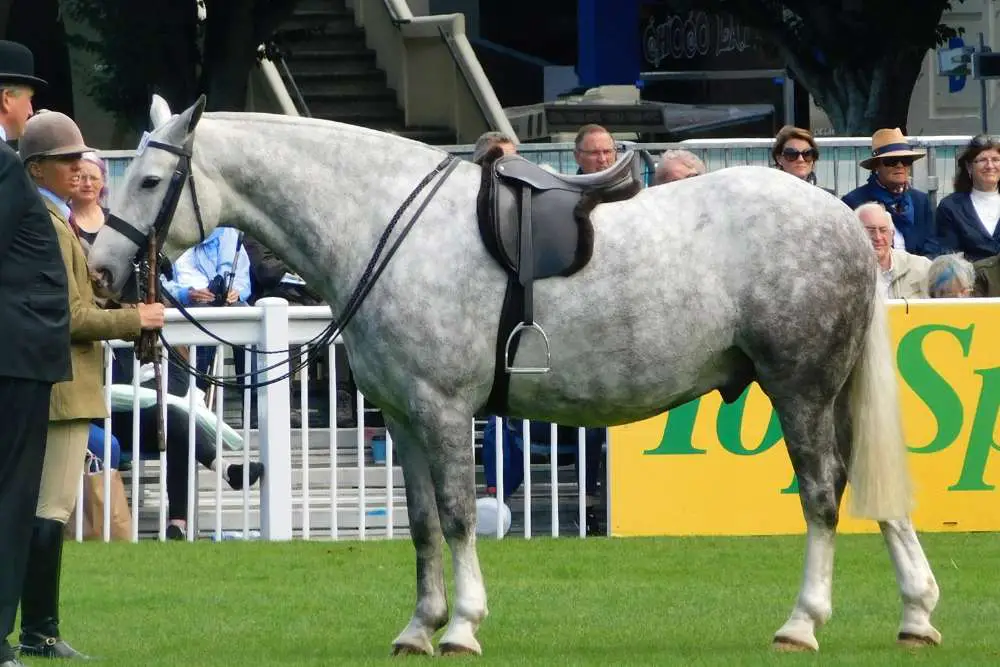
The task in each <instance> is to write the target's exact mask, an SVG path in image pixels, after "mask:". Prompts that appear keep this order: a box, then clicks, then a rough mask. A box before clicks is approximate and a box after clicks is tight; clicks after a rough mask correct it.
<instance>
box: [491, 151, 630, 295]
mask: <svg viewBox="0 0 1000 667" xmlns="http://www.w3.org/2000/svg"><path fill="white" fill-rule="evenodd" d="M638 167H639V162H638V154H637V153H635V152H634V151H629V152H628V153H626V154H625V155H624V156H622V158H621V159H620V160H618V161H617V162H616V163H615V164H614V165H612V166H611V167H609V168H608V169H605V170H604V171H600V172H598V173H596V174H584V175H573V176H564V175H562V174H557V173H554V172H551V171H549V170H547V169H545V168H543V167H540V166H538V165H537V164H535V163H533V162H531V161H530V160H526V159H524V158H523V157H520V156H518V155H505V156H503V157H500V158H499V159H497V160H496V161H495V162H493V163H492V168H490V167H489V166H487V165H484V167H483V169H484V171H486V170H488V173H484V175H483V180H484V183H483V188H482V189H483V190H485V191H486V193H487V196H488V201H487V202H485V203H486V206H480V220H479V226H480V232H481V233H482V236H483V241H484V243H485V244H486V247H487V249H489V250H490V253H491V254H492V255H493V257H494V258H495V259H496V260H497V261H498V262H499V263H500V264H501V266H503V267H504V268H505V269H507V270H508V271H510V272H512V273H514V274H518V275H521V274H523V273H525V272H524V271H523V269H525V268H528V269H529V271H528V272H527V273H528V274H530V278H528V277H527V275H526V276H525V277H526V279H528V280H541V279H544V278H550V277H552V276H569V275H572V274H574V273H576V272H577V271H579V270H580V269H582V268H583V267H584V266H586V265H587V263H588V262H589V261H590V257H591V256H592V254H593V250H594V228H593V224H592V223H591V221H590V212H591V211H592V210H593V209H594V207H596V206H597V205H598V204H600V203H602V202H608V201H619V200H622V199H628V198H629V197H632V196H633V195H635V194H636V193H637V192H638V191H639V190H640V189H641V187H642V186H641V183H640V181H639V173H640V170H639V168H638ZM487 177H488V179H489V181H490V182H489V183H486V182H485V181H487ZM481 203H482V202H481ZM483 209H485V210H483ZM484 214H485V215H484ZM484 218H485V219H484ZM522 234H523V235H527V236H529V238H530V243H528V244H527V247H522V246H523V242H524V241H525V240H528V239H526V238H524V236H523V235H522ZM522 257H525V258H526V259H528V260H529V261H528V263H529V264H530V267H525V266H523V263H522ZM524 284H525V283H524V282H522V285H524Z"/></svg>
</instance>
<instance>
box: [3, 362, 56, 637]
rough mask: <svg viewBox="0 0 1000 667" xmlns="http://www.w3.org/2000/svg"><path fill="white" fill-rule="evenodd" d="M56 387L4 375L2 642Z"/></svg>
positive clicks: (18, 582) (23, 561) (13, 607)
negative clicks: (51, 399) (51, 402)
mask: <svg viewBox="0 0 1000 667" xmlns="http://www.w3.org/2000/svg"><path fill="white" fill-rule="evenodd" d="M51 393H52V384H51V383H49V382H39V381H37V380H24V379H21V378H10V377H0V405H2V406H4V417H3V428H0V642H2V641H3V640H4V639H6V637H7V635H9V634H10V633H11V632H13V631H14V617H15V616H16V615H17V605H18V601H19V600H20V599H21V587H22V584H23V583H24V572H25V568H26V567H27V560H28V545H29V544H30V543H31V531H32V528H33V526H34V522H35V508H36V505H37V504H38V487H39V485H40V484H41V482H42V462H43V461H44V460H45V436H46V433H47V432H48V426H49V396H50V394H51Z"/></svg>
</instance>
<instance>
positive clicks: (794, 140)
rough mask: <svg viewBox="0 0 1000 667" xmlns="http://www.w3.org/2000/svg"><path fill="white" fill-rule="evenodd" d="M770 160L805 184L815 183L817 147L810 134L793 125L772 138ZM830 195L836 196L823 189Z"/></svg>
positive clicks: (784, 128)
mask: <svg viewBox="0 0 1000 667" xmlns="http://www.w3.org/2000/svg"><path fill="white" fill-rule="evenodd" d="M771 159H772V160H774V166H775V167H777V168H778V169H780V170H781V171H783V172H785V173H786V174H791V175H792V176H795V177H796V178H801V179H802V180H804V181H806V182H807V183H811V184H812V185H817V183H816V162H817V161H818V160H819V146H817V145H816V139H815V138H814V137H813V135H812V132H810V131H809V130H804V129H802V128H801V127H795V126H794V125H785V126H784V127H783V128H781V129H780V130H778V134H776V135H775V136H774V146H773V147H772V148H771ZM823 189H824V190H826V191H827V192H829V193H830V194H831V195H832V194H836V193H834V191H833V190H830V189H829V188H823Z"/></svg>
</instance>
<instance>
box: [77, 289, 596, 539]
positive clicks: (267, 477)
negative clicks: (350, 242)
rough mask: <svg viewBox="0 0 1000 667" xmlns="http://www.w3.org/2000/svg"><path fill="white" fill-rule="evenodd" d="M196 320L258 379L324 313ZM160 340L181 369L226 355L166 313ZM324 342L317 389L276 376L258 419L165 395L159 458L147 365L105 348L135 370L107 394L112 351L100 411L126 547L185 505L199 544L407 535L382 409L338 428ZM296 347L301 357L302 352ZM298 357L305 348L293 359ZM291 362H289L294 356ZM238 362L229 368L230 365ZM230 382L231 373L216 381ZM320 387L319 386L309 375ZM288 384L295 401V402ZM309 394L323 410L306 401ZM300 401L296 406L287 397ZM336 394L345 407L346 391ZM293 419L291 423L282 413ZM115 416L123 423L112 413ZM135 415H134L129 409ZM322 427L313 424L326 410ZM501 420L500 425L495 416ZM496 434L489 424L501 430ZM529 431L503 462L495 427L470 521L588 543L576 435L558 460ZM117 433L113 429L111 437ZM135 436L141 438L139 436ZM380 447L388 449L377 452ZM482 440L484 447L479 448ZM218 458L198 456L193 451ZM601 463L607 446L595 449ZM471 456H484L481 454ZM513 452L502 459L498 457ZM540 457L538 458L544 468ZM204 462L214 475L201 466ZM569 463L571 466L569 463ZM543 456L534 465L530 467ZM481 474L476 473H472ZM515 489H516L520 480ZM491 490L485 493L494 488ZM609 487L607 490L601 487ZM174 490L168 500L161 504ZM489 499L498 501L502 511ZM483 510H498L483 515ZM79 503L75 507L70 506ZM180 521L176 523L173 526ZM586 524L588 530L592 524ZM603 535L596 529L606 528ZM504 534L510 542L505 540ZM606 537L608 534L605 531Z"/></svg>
mask: <svg viewBox="0 0 1000 667" xmlns="http://www.w3.org/2000/svg"><path fill="white" fill-rule="evenodd" d="M194 312H195V314H196V316H197V318H198V321H199V322H200V323H202V324H203V325H204V326H205V327H206V328H207V329H209V330H210V331H212V333H214V334H215V335H217V336H219V337H221V338H223V339H225V340H227V341H229V342H231V343H233V344H235V345H238V346H245V348H244V351H242V352H236V353H237V354H243V355H244V365H245V370H246V372H250V371H251V370H252V369H254V368H257V369H259V370H260V372H261V373H262V375H261V379H262V380H273V379H276V378H278V377H280V376H281V375H284V374H285V373H286V372H287V370H288V365H287V360H288V354H287V352H282V351H287V350H289V348H295V347H297V346H302V345H305V344H307V343H309V342H310V341H312V340H313V339H314V338H315V336H316V335H317V334H318V333H319V332H320V331H322V330H323V329H324V328H325V327H326V326H327V324H328V323H329V321H330V311H329V309H328V308H326V307H302V306H296V307H289V306H288V305H287V303H286V302H285V301H284V300H283V299H261V300H260V301H258V305H256V306H253V307H242V308H200V309H196V310H195V311H194ZM165 336H166V338H167V340H168V341H169V342H170V344H171V346H173V347H175V348H177V349H181V350H187V353H188V358H189V359H190V363H191V364H192V365H193V364H194V363H195V359H196V357H197V354H196V347H209V348H216V359H221V358H222V356H223V355H224V354H225V353H226V352H227V351H226V350H225V349H224V347H223V346H219V347H217V341H215V340H214V339H212V338H211V337H210V336H208V335H207V334H206V333H204V332H203V331H201V330H199V329H198V328H197V327H195V326H194V325H192V324H191V323H190V322H188V321H187V320H186V319H184V317H183V316H182V315H181V314H180V313H179V312H178V311H176V310H173V309H169V310H168V311H167V325H166V328H165ZM338 345H340V342H339V341H337V342H335V343H334V344H333V345H331V346H330V349H329V350H328V357H327V361H326V363H325V364H323V363H321V364H320V365H319V366H318V370H319V372H320V373H322V374H323V375H325V378H322V379H324V380H325V382H321V383H320V384H319V388H318V390H316V384H317V383H315V382H313V381H312V380H313V379H314V378H311V377H310V373H311V371H310V368H309V367H308V366H307V367H304V368H303V369H302V370H301V371H300V372H299V373H298V374H297V377H293V378H284V379H281V380H280V381H277V382H274V383H273V384H270V385H268V386H266V387H262V388H260V390H259V392H258V396H257V406H256V410H255V409H254V405H253V402H252V400H251V392H250V391H249V390H244V391H242V392H239V393H242V396H239V395H238V393H236V392H234V391H233V390H229V389H223V388H221V387H220V388H216V389H214V390H210V391H209V392H208V398H207V399H206V398H205V397H204V395H203V394H202V393H201V392H200V391H198V389H197V388H196V384H195V378H194V377H193V376H191V377H188V378H187V389H188V390H187V395H186V396H183V397H180V396H169V397H168V400H167V402H166V403H165V404H164V406H163V415H164V424H165V427H166V434H165V435H166V440H167V447H166V451H163V452H160V451H158V448H157V447H156V445H155V443H153V442H150V431H151V430H150V429H149V427H148V418H147V424H146V426H145V427H143V425H142V419H141V414H142V411H143V410H145V411H146V412H149V411H150V410H153V409H154V408H152V407H150V406H151V405H152V404H153V401H154V398H155V394H154V392H153V391H152V389H150V387H151V386H152V383H151V382H149V377H150V376H151V372H150V371H151V369H142V368H140V366H139V364H138V361H136V360H135V357H134V355H133V354H132V350H131V344H129V343H125V342H123V341H114V342H113V343H111V344H110V345H109V347H111V348H113V349H114V350H115V351H116V354H117V355H120V358H121V357H124V358H126V359H129V360H130V363H131V364H132V370H133V373H132V378H133V379H132V384H131V387H129V386H127V385H121V384H113V382H112V379H113V378H112V368H111V363H110V360H111V355H110V354H109V355H107V356H108V364H107V370H106V389H105V398H106V403H107V405H108V407H109V409H113V410H114V411H115V414H116V415H118V416H117V419H118V420H119V421H116V424H117V428H119V429H121V428H122V425H121V424H122V421H121V420H122V417H123V416H124V417H125V419H126V420H128V417H129V416H130V417H131V419H130V420H128V421H129V422H130V429H131V430H130V432H129V433H130V435H131V437H130V438H129V439H130V440H131V448H130V451H122V452H121V455H122V457H123V458H126V459H131V464H132V467H131V470H130V471H127V472H125V473H122V479H123V481H124V484H125V487H126V496H127V498H128V499H129V503H130V510H129V511H130V512H131V519H132V521H131V524H132V527H131V536H130V537H131V540H132V541H133V542H137V541H138V540H139V539H141V538H149V537H152V538H156V539H160V540H164V539H166V536H167V526H168V524H169V523H170V518H171V517H170V516H169V511H168V510H169V507H170V506H171V505H173V504H177V503H178V502H179V501H181V500H182V499H180V498H178V497H177V495H178V494H179V493H183V494H184V497H185V498H186V505H187V510H186V513H185V514H184V516H183V519H184V521H185V522H186V539H187V540H188V541H192V540H194V539H197V538H199V537H203V538H211V539H214V540H224V539H256V538H260V539H264V540H272V541H279V540H290V539H296V538H300V539H334V540H336V539H361V540H364V539H369V538H387V539H392V538H395V537H406V536H408V526H407V514H406V495H405V490H404V487H403V476H402V470H401V469H400V468H399V467H398V466H397V465H396V464H395V462H394V451H393V445H392V441H391V437H390V436H389V434H387V433H385V432H384V429H383V428H382V427H380V426H372V425H371V423H372V420H377V419H378V418H379V417H380V415H379V414H378V411H377V410H375V409H373V408H371V407H366V404H365V400H364V397H363V396H362V395H361V394H360V392H355V394H354V397H353V398H354V404H355V406H354V409H353V419H350V421H353V422H354V423H353V424H350V425H346V426H340V425H339V422H340V421H341V418H342V417H344V416H345V415H346V414H348V411H347V409H346V408H347V407H348V406H347V405H345V403H346V401H345V396H344V392H343V390H342V384H341V382H339V378H338V377H337V370H338V369H337V363H336V354H337V351H336V349H335V348H336V346H338ZM300 349H301V348H300ZM253 350H258V351H275V352H276V353H274V354H264V353H261V354H256V353H255V352H254V351H253ZM304 352H305V350H304V349H301V353H304ZM298 353H299V352H298V351H296V352H293V356H294V355H295V354H298ZM232 361H234V360H233V359H230V360H229V362H230V363H231V362H232ZM168 372H173V373H176V371H170V370H169V364H168V362H167V361H166V360H164V361H163V366H162V376H163V378H164V386H165V387H166V385H167V382H166V378H167V377H168ZM220 374H221V375H224V376H232V374H233V371H232V370H231V369H228V370H224V371H222V372H221V373H220ZM315 379H317V380H319V379H320V378H315ZM293 388H294V389H296V390H297V391H294V392H293ZM311 393H315V394H319V396H318V397H317V398H318V399H319V401H320V402H321V403H322V404H321V405H316V402H315V401H313V400H312V398H313V397H312V396H311V395H310V394H311ZM293 394H295V395H296V397H297V398H296V402H295V404H294V407H293V403H292V395H293ZM346 398H348V399H349V398H350V396H349V395H348V396H347V397H346ZM293 409H297V413H298V414H297V419H296V423H293V420H292V412H293ZM168 410H171V411H175V413H177V414H181V415H183V417H184V418H183V419H173V420H171V419H168V418H167V411H168ZM121 412H124V413H126V414H125V415H121V414H118V413H121ZM129 412H131V415H128V413H129ZM314 413H317V414H318V415H319V419H318V420H317V421H318V422H319V423H318V424H316V425H312V424H311V422H312V421H313V420H312V419H311V415H313V414H314ZM324 413H325V415H327V421H326V422H325V423H324V422H323V414H324ZM497 421H499V420H497ZM178 424H183V428H184V435H183V436H182V437H179V436H178V434H177V433H176V432H173V431H172V430H171V426H173V427H175V430H176V427H178ZM103 426H104V441H103V446H102V449H103V451H102V452H100V454H99V457H100V459H102V460H103V461H107V462H110V461H111V460H112V431H113V428H112V420H111V419H110V418H109V419H106V420H104V422H103ZM483 426H484V422H483V421H482V420H477V421H474V423H473V430H472V432H473V439H472V442H471V443H470V446H472V447H474V448H476V449H477V450H479V449H480V448H481V447H482V444H481V441H482V435H481V432H482V430H483ZM498 426H499V425H498ZM529 428H530V427H529V423H528V422H525V423H524V425H523V432H522V437H523V442H524V443H531V446H527V445H521V446H520V449H521V451H522V452H523V454H522V455H520V456H515V454H513V452H516V448H511V449H510V452H512V453H511V454H509V455H508V454H506V453H505V448H504V446H503V444H504V443H503V439H504V438H505V437H509V434H508V433H505V430H506V429H504V428H499V427H498V428H496V435H497V441H496V444H495V446H494V447H492V448H490V447H487V449H493V452H494V453H493V457H494V459H493V460H492V461H489V462H487V461H483V463H493V464H494V465H495V470H496V479H495V486H496V489H497V491H496V494H495V499H494V500H487V501H480V503H479V507H480V512H481V513H483V512H486V513H490V512H491V510H493V512H492V514H494V516H500V517H503V516H504V515H505V514H508V513H510V515H511V516H512V517H513V521H512V522H511V523H510V524H505V522H504V521H495V522H492V521H487V522H484V525H485V524H487V523H495V525H496V530H495V533H496V534H497V536H498V537H502V536H503V535H504V534H508V535H521V536H524V537H527V538H530V537H532V535H542V534H551V535H553V536H559V535H566V534H578V535H580V536H584V535H585V534H587V533H588V530H587V527H588V521H590V520H589V519H588V513H592V512H596V511H600V512H601V513H602V514H603V513H604V511H603V510H599V509H598V505H599V501H598V500H597V499H595V498H594V497H593V495H591V497H588V496H587V494H586V493H585V479H586V475H587V465H588V461H591V462H592V461H593V460H595V458H594V456H593V455H592V456H590V457H588V456H587V451H586V447H587V446H591V447H593V446H595V445H594V443H591V444H590V445H588V444H587V443H586V442H585V433H586V432H585V431H584V429H578V433H579V437H578V442H577V447H576V451H575V453H574V452H571V451H567V444H566V443H558V442H557V433H556V427H555V426H554V425H553V426H551V432H550V442H549V443H539V442H538V439H537V437H536V438H535V441H534V442H532V439H531V438H530V433H529ZM119 432H120V431H119ZM144 438H145V439H144ZM383 443H384V445H383ZM488 444H490V443H488ZM206 446H207V448H208V449H214V453H210V455H208V456H207V458H208V461H207V462H206V461H204V460H202V461H200V462H199V456H198V454H199V451H202V453H203V456H202V457H201V458H202V459H205V458H206V455H204V452H203V450H205V449H206ZM599 446H600V449H601V454H600V457H602V458H603V456H604V454H603V451H604V442H601V443H599ZM481 456H486V455H485V454H481ZM508 456H510V457H511V460H510V461H506V460H505V459H506V458H507V457H508ZM546 457H547V461H545V460H544V459H546ZM258 458H259V460H260V462H261V463H263V465H264V467H265V473H264V475H263V477H262V479H261V480H260V483H259V484H258V485H257V486H256V487H255V488H252V489H251V488H248V484H247V483H246V482H247V481H248V480H247V477H248V475H249V464H250V462H251V461H253V460H257V459H258ZM213 459H214V461H215V463H216V465H215V466H214V469H211V470H210V469H209V468H208V467H207V465H206V463H211V462H212V460H213ZM566 459H571V460H570V461H569V463H568V464H567V461H566ZM540 460H541V462H540ZM573 460H575V461H578V462H579V464H578V465H576V475H575V476H570V471H571V469H572V464H573V462H574V461H573ZM234 463H235V464H242V466H243V468H242V475H243V483H242V485H241V486H242V488H241V489H240V490H234V489H231V488H229V486H230V484H229V482H228V474H227V472H228V466H229V465H231V464H234ZM505 463H507V464H509V467H508V469H513V466H517V467H518V468H520V470H519V472H521V474H522V475H523V486H522V489H521V490H520V492H519V493H514V494H511V493H508V492H505V485H506V484H505V480H504V477H505V474H504V470H505ZM171 465H184V466H185V468H186V475H184V478H185V482H186V483H185V484H184V487H185V488H184V489H183V491H182V492H181V491H179V490H178V489H177V484H176V482H174V484H168V479H174V477H176V476H174V477H170V476H168V472H169V471H170V470H171V468H170V466H171ZM479 473H480V468H479V466H477V475H478V474H479ZM96 474H100V475H102V478H101V479H102V482H103V490H104V497H105V498H108V497H110V492H111V478H112V474H113V473H112V469H111V468H110V467H109V466H104V468H103V472H100V473H96ZM517 483H518V485H519V486H521V483H520V481H518V482H517ZM491 486H492V485H491ZM601 487H602V488H604V489H606V488H607V484H606V482H605V483H603V484H602V485H601ZM477 488H478V494H477V495H478V496H479V497H481V498H485V497H487V493H486V482H485V480H483V481H482V482H480V483H478V485H477ZM170 492H173V495H174V497H173V498H171V497H170V495H169V494H170ZM82 499H83V480H82V479H81V483H80V500H81V502H82ZM499 499H505V500H506V503H505V504H504V503H501V501H500V500H499ZM490 503H496V504H495V505H493V506H492V507H488V505H490ZM78 507H80V505H78ZM103 512H104V517H103V521H102V524H103V532H102V534H101V535H100V536H98V537H97V539H102V540H104V541H109V540H110V539H111V529H110V526H111V505H110V503H105V504H104V507H103ZM175 518H181V517H175ZM590 522H591V523H592V521H590ZM605 525H606V523H605ZM72 530H73V533H74V535H75V536H76V539H78V540H80V539H82V538H83V534H84V523H83V513H82V512H80V511H78V512H76V514H75V524H74V525H73V526H72ZM508 530H509V531H510V532H507V531H508ZM600 530H601V532H605V531H606V528H601V529H600Z"/></svg>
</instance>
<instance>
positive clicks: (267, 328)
mask: <svg viewBox="0 0 1000 667" xmlns="http://www.w3.org/2000/svg"><path fill="white" fill-rule="evenodd" d="M256 305H257V306H260V307H261V308H262V309H263V315H264V316H263V319H262V320H261V325H260V334H261V335H260V347H261V349H263V350H287V349H288V302H287V301H285V300H284V299H281V298H277V297H267V298H264V299H260V300H258V301H257V304H256ZM287 359H288V353H287V352H278V353H277V354H262V355H260V356H259V357H258V361H257V366H258V369H264V368H267V367H268V366H274V365H276V364H278V363H279V362H281V361H283V360H287ZM248 370H249V369H248ZM287 372H288V365H287V364H281V365H279V366H278V367H277V368H271V369H270V370H267V371H263V372H262V373H261V374H260V375H258V376H257V378H259V379H260V380H272V379H274V378H278V377H281V376H282V375H284V374H285V373H287ZM289 402H290V397H289V380H288V378H285V379H283V380H281V381H280V382H275V383H273V384H269V385H267V386H266V387H261V388H259V389H258V390H257V410H258V413H259V419H258V421H259V424H260V431H259V433H260V455H261V462H262V463H263V464H264V477H263V479H262V484H261V490H260V528H261V538H262V539H264V540H271V541H279V540H290V539H292V446H291V421H290V415H289V412H290V406H289ZM247 446H249V443H245V444H244V447H247Z"/></svg>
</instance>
